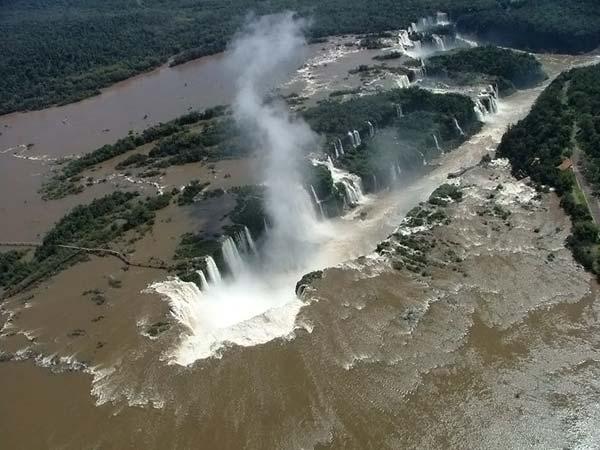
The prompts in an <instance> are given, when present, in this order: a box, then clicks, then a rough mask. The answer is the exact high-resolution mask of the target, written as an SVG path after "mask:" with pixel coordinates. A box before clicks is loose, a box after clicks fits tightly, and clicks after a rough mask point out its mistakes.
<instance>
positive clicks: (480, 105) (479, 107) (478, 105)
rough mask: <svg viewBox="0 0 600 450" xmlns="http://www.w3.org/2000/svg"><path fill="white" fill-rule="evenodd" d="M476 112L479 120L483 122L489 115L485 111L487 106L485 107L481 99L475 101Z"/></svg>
mask: <svg viewBox="0 0 600 450" xmlns="http://www.w3.org/2000/svg"><path fill="white" fill-rule="evenodd" d="M475 112H476V113H477V118H478V119H479V121H481V122H483V121H484V119H485V115H486V114H487V110H486V109H485V106H483V103H482V102H481V99H480V98H479V97H477V98H476V99H475Z"/></svg>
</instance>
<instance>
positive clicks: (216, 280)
mask: <svg viewBox="0 0 600 450" xmlns="http://www.w3.org/2000/svg"><path fill="white" fill-rule="evenodd" d="M206 272H207V273H208V279H209V280H210V283H211V284H215V285H216V284H220V283H221V281H222V277H221V272H220V271H219V268H218V267H217V263H215V260H214V259H213V258H212V256H207V257H206Z"/></svg>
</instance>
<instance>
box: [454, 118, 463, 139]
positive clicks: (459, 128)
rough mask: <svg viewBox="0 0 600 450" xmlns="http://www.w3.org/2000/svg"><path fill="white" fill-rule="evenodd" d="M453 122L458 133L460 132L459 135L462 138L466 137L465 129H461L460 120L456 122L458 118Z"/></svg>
mask: <svg viewBox="0 0 600 450" xmlns="http://www.w3.org/2000/svg"><path fill="white" fill-rule="evenodd" d="M452 121H453V122H454V127H455V128H456V131H458V133H459V134H460V135H461V136H464V135H465V132H464V131H463V129H462V128H461V126H460V124H459V123H458V120H456V117H453V118H452Z"/></svg>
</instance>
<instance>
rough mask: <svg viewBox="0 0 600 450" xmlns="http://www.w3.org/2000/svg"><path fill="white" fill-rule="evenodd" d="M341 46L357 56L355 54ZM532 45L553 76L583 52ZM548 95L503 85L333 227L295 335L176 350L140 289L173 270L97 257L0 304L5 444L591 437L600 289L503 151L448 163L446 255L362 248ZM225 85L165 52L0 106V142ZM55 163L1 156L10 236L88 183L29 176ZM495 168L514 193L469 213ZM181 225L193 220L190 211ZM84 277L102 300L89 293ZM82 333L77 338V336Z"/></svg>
mask: <svg viewBox="0 0 600 450" xmlns="http://www.w3.org/2000/svg"><path fill="white" fill-rule="evenodd" d="M340 58H341V60H342V63H343V64H344V67H346V66H348V67H351V66H352V65H354V64H355V63H356V61H362V60H364V58H366V56H365V55H356V54H348V55H346V56H341V57H340ZM346 58H350V61H348V60H347V59H346ZM352 58H354V59H352ZM368 58H369V59H370V56H368ZM542 59H543V61H544V63H545V67H546V68H547V70H548V72H549V73H550V74H551V75H556V74H557V73H559V72H560V71H562V70H565V69H566V68H568V67H569V66H571V65H572V64H577V63H580V62H585V61H588V60H589V59H587V58H572V57H562V56H544V57H542ZM331 64H332V63H328V64H327V65H326V66H325V65H323V66H316V67H315V68H314V70H313V72H312V74H311V75H310V77H311V78H310V81H307V82H306V83H307V86H308V88H310V87H311V86H314V85H315V83H317V84H318V83H319V80H320V78H319V77H322V78H323V77H327V76H330V74H331V71H332V70H334V69H333V68H332V66H331ZM344 73H345V70H344ZM344 81H346V80H344ZM186 83H188V85H187V86H186V85H185V84H186ZM298 83H301V81H298ZM298 88H302V86H301V85H299V87H298ZM541 90H542V87H539V88H536V89H532V90H528V91H522V92H519V93H517V94H515V95H513V96H511V97H510V98H507V99H504V100H503V101H502V102H501V105H500V112H499V114H498V115H497V116H496V117H494V119H493V120H492V121H491V122H489V123H487V124H486V125H485V127H484V129H483V130H482V132H481V133H480V134H479V135H477V136H475V137H473V138H472V139H471V140H469V141H468V142H467V143H465V144H464V145H463V146H462V147H461V148H459V149H457V150H456V151H454V152H452V153H450V154H447V155H444V156H442V157H441V158H440V160H439V161H437V163H439V166H438V167H436V168H434V169H433V170H432V171H430V172H429V173H428V175H427V176H426V177H424V178H422V179H419V180H416V181H415V182H414V183H411V184H410V185H408V186H404V187H403V188H402V189H401V190H392V191H389V192H385V193H382V194H381V195H380V196H378V197H373V198H371V199H369V201H368V203H367V204H365V205H363V206H362V207H360V209H359V210H357V211H356V212H355V213H354V214H351V215H350V216H348V217H345V218H343V219H339V220H337V221H335V223H333V226H334V227H335V229H336V230H337V231H338V235H339V236H342V237H340V238H337V239H334V240H332V242H331V243H330V244H328V245H327V246H325V247H324V249H323V251H322V253H321V254H320V255H319V261H318V263H319V264H320V265H321V266H322V267H326V266H329V265H334V266H336V267H334V268H332V269H329V270H327V271H326V272H325V276H324V278H323V279H322V280H319V281H316V282H315V283H314V284H313V285H312V286H311V287H310V288H309V289H308V291H307V292H306V293H305V294H304V296H303V299H304V301H305V302H306V305H305V306H304V308H303V309H302V310H301V312H300V314H299V316H298V317H297V322H298V323H301V324H302V326H301V327H300V328H299V329H298V330H296V332H295V333H294V334H293V335H291V336H289V337H288V338H285V339H277V340H273V341H271V342H268V343H266V344H264V345H259V346H254V347H247V348H244V347H232V348H230V349H228V350H227V351H226V352H225V353H224V354H223V356H222V358H211V359H206V360H201V361H197V362H196V364H194V365H191V366H189V367H185V366H179V365H176V364H175V365H173V364H171V365H169V364H167V355H168V354H169V352H170V351H171V350H172V348H173V346H174V345H175V344H176V342H177V341H178V338H179V335H180V332H181V330H180V329H179V327H177V326H174V327H173V328H172V329H170V330H169V331H168V332H166V333H164V334H163V335H161V337H160V338H159V339H150V337H149V336H147V335H145V334H144V332H143V331H144V329H145V326H146V325H147V324H148V323H152V322H155V321H157V320H161V319H164V318H166V317H168V306H167V304H166V302H164V301H163V300H162V299H160V298H159V297H158V296H156V295H153V294H141V293H140V292H141V291H142V290H143V289H144V288H145V287H146V286H148V284H149V283H151V282H152V281H156V280H159V279H161V277H164V274H161V273H159V272H157V271H152V270H146V269H130V270H127V271H124V270H122V267H121V265H120V264H119V263H118V261H114V260H111V259H109V258H95V257H92V258H91V259H90V260H89V261H87V262H85V263H82V264H78V265H77V266H74V267H72V268H70V269H68V270H65V271H64V272H62V273H60V274H59V275H58V276H56V277H55V278H54V279H52V280H49V281H47V282H44V283H42V284H41V285H39V286H37V287H35V288H34V289H33V290H32V291H31V292H27V293H25V294H23V295H20V296H18V297H17V298H13V299H10V300H9V301H7V302H5V303H3V304H2V305H1V308H2V309H1V311H0V312H2V314H1V315H0V328H1V329H2V332H1V333H0V351H2V352H3V353H1V354H0V361H3V360H8V359H10V360H9V361H5V362H0V386H3V387H2V388H0V389H1V390H0V392H1V393H2V401H1V402H0V436H1V442H2V445H0V447H2V448H4V447H5V448H10V449H21V448H22V449H29V448H52V449H55V448H68V449H79V448H102V449H105V448H107V449H108V448H115V449H122V448H148V449H151V448H156V449H159V448H181V449H188V448H203V449H204V448H206V449H240V448H249V449H250V448H251V449H264V448H281V449H287V448H290V449H296V448H321V449H325V448H331V449H334V448H335V449H338V448H340V449H341V448H344V449H381V448H394V449H396V448H432V449H433V448H464V449H473V448H498V449H500V448H540V449H541V448H566V447H568V448H594V446H595V445H596V444H597V443H598V439H599V438H600V437H599V436H598V434H597V429H598V427H597V424H598V421H599V420H600V411H599V410H598V407H597V404H598V400H599V397H600V394H599V392H600V390H599V389H598V383H597V381H596V380H597V379H598V376H599V375H600V359H599V355H598V351H597V349H598V348H599V344H600V342H598V336H600V334H598V331H600V330H599V329H598V328H599V325H600V323H599V322H598V312H599V311H598V308H599V306H598V303H597V300H596V297H597V292H598V288H597V286H596V284H595V283H593V282H592V281H591V279H590V276H589V275H588V274H586V273H585V272H584V271H583V270H582V269H581V268H580V267H578V266H577V265H576V264H575V263H574V261H573V260H572V258H571V256H570V254H569V252H568V251H567V250H566V249H565V248H564V245H563V242H564V238H565V237H566V235H567V234H568V231H569V227H570V224H569V221H568V219H567V218H566V217H565V216H564V214H563V213H562V212H561V210H560V208H559V207H558V202H557V199H556V198H555V197H554V195H553V194H548V195H545V196H544V197H543V198H541V199H540V200H535V201H532V200H531V199H530V196H529V194H528V191H527V187H526V186H525V185H524V184H523V183H517V182H516V181H515V180H514V179H512V177H511V176H510V174H509V171H508V169H507V168H506V167H503V166H501V165H499V166H497V167H496V166H494V167H490V168H476V169H473V170H471V171H469V172H468V173H466V174H465V175H464V176H463V177H462V179H461V183H463V184H464V187H465V189H466V192H467V194H466V199H465V201H464V202H462V203H461V204H459V205H452V206H450V207H449V211H450V216H451V217H452V222H451V224H450V225H448V226H442V227H439V228H438V229H435V230H431V231H430V233H431V238H432V239H437V240H440V241H444V242H448V243H449V244H448V245H452V246H454V248H456V249H458V250H459V251H460V252H462V253H461V259H462V262H461V263H460V265H459V266H456V267H455V268H456V270H453V268H452V266H448V267H445V268H439V269H436V270H435V271H434V272H433V273H432V274H431V276H430V277H422V276H420V275H415V274H412V273H408V272H407V271H401V272H397V271H394V270H392V269H391V268H390V266H389V262H388V261H386V260H385V258H380V257H374V256H373V255H372V254H371V252H372V250H373V248H374V247H375V245H376V243H377V242H380V241H381V240H383V239H385V238H386V237H387V236H388V235H389V234H390V233H391V232H392V231H393V230H394V229H395V228H396V227H397V226H398V225H399V224H400V222H401V220H402V218H403V217H404V215H405V214H406V212H407V211H408V210H409V209H410V208H412V207H413V206H414V205H415V204H417V203H418V202H419V201H421V200H424V199H426V198H427V197H428V196H429V194H430V192H431V191H432V190H433V189H435V187H436V186H437V185H439V184H440V183H441V182H443V181H444V179H445V178H446V176H447V174H448V173H449V172H454V171H456V170H458V169H460V168H463V167H466V166H470V165H472V164H475V163H477V162H478V161H479V160H480V159H481V156H482V155H484V154H486V153H488V151H489V150H493V149H494V148H495V146H496V145H497V144H498V142H499V140H500V138H501V136H502V134H503V132H504V131H505V129H506V127H507V126H508V125H509V124H510V123H514V122H515V121H517V120H518V119H520V118H522V117H524V116H525V115H526V114H527V112H528V110H529V108H530V107H531V105H532V104H533V102H534V101H535V99H536V98H537V96H538V95H539V93H540V92H541ZM188 91H191V93H189V96H188ZM230 95H231V92H230V91H229V87H228V85H227V80H226V79H225V78H224V77H223V72H222V67H221V66H220V57H213V58H208V59H203V60H201V61H198V62H195V63H191V64H189V65H185V66H182V67H180V68H176V69H167V68H162V69H159V70H157V71H154V72H152V73H150V74H146V75H142V76H140V77H136V78H135V79H133V80H129V81H127V82H124V83H120V84H119V85H117V86H115V87H113V88H110V89H108V90H107V91H106V92H104V93H103V94H102V95H101V96H100V97H96V98H93V99H89V100H86V101H83V102H79V103H77V104H75V105H68V106H65V107H60V108H51V109H50V110H46V111H39V112H32V113H26V114H14V115H10V116H4V117H0V124H8V125H9V126H10V127H9V128H3V129H2V131H3V135H2V136H0V143H1V144H2V145H0V148H7V147H11V146H14V145H18V144H23V143H24V144H27V143H34V144H35V145H34V146H33V147H32V148H31V149H30V150H27V151H26V152H27V153H26V154H30V155H38V156H39V155H49V156H50V157H56V156H61V155H66V154H70V153H79V152H81V151H89V150H91V149H92V148H95V147H97V146H99V145H101V144H103V143H107V142H112V141H114V139H115V138H118V137H121V136H122V135H124V134H126V133H127V130H129V129H131V128H133V129H138V127H145V126H147V125H146V124H148V125H149V124H151V123H152V122H153V121H159V120H168V119H170V118H173V117H175V116H177V115H179V114H182V113H184V112H185V111H186V110H187V108H188V107H189V106H193V107H194V108H198V107H200V108H201V107H206V106H211V105H213V104H220V103H225V102H227V100H228V99H229V98H230V97H229V96H230ZM180 97H184V98H180ZM145 114H148V115H149V116H148V119H147V120H144V119H143V116H144V115H145ZM65 118H66V122H64V123H63V119H65ZM106 128H109V129H110V131H107V132H103V131H102V130H103V129H106ZM29 152H30V153H29ZM46 164H47V163H45V162H43V161H31V160H25V159H19V158H16V157H14V156H11V152H7V153H5V154H3V155H0V188H2V190H1V191H0V207H1V208H2V211H0V212H1V214H2V216H3V217H4V218H6V220H3V221H2V223H1V224H0V232H1V233H2V236H3V238H5V239H6V240H9V239H15V240H21V239H22V240H27V239H31V238H32V236H35V235H36V234H38V233H43V232H44V231H45V230H47V228H48V225H49V223H51V222H52V221H53V220H56V219H57V218H58V217H60V216H61V215H62V214H63V213H64V211H65V210H66V209H67V208H68V207H69V206H70V205H72V204H75V203H77V202H80V201H85V200H86V197H85V195H89V196H91V195H97V194H98V192H94V194H92V193H90V194H84V196H83V197H82V196H80V197H74V198H70V199H65V200H64V201H59V202H51V203H42V202H41V201H39V200H38V199H37V195H36V194H35V191H36V189H37V187H39V180H40V179H41V176H42V174H43V173H44V172H45V171H46V170H47V169H48V165H46ZM499 183H502V184H503V185H505V186H506V188H505V194H503V196H500V198H498V199H497V200H496V201H499V202H504V203H502V205H503V206H504V207H506V208H510V210H511V218H510V222H511V225H510V226H507V225H506V224H505V223H504V221H501V220H498V219H497V218H485V217H482V216H479V215H477V213H476V211H475V209H476V208H477V207H478V206H479V205H480V204H481V203H482V202H483V201H485V200H483V199H485V198H487V195H488V194H489V191H490V190H492V189H494V188H495V186H497V184H499ZM361 212H364V214H363V215H362V217H361V214H360V213H361ZM190 220H192V219H190V218H189V217H180V218H175V220H170V218H167V217H162V216H160V215H159V217H158V218H157V228H156V229H155V231H154V233H153V234H152V235H149V236H146V237H144V241H143V242H142V243H141V245H138V246H137V247H136V253H134V256H137V257H142V256H143V257H150V256H152V255H154V254H157V255H158V254H161V253H166V252H168V251H172V240H173V239H174V237H175V236H178V235H180V234H181V232H182V231H183V230H185V229H186V228H188V227H189V226H192V224H191V223H190ZM193 220H197V221H198V226H201V224H202V218H201V217H197V218H193ZM535 228H539V230H538V232H535V231H534V229H535ZM550 253H552V254H553V255H554V256H553V257H552V261H550V260H549V259H548V254H550ZM365 254H370V256H369V258H366V259H364V258H362V259H358V260H355V259H354V258H356V257H358V256H360V255H365ZM437 256H438V257H439V258H442V257H443V255H437ZM347 260H352V261H351V262H347V263H343V262H344V261H347ZM111 277H115V278H117V279H119V280H121V281H122V288H115V287H113V286H111V285H110V283H109V282H108V281H109V279H110V278H111ZM94 288H97V289H100V290H102V291H103V293H104V294H105V295H106V298H107V302H106V303H104V304H102V305H96V304H94V303H93V302H91V301H89V299H88V298H86V297H85V296H82V292H83V291H85V290H86V289H94ZM100 317H102V318H101V319H100ZM77 329H83V330H85V334H83V335H79V336H75V335H73V333H72V331H73V330H77ZM8 356H10V358H9V357H8Z"/></svg>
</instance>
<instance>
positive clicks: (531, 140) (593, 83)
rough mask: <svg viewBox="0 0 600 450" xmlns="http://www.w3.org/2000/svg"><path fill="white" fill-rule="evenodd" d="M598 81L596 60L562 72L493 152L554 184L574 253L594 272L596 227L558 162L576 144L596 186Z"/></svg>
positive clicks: (519, 170)
mask: <svg viewBox="0 0 600 450" xmlns="http://www.w3.org/2000/svg"><path fill="white" fill-rule="evenodd" d="M599 84H600V66H599V65H596V66H592V67H588V68H581V69H574V70H571V71H570V72H568V73H565V74H562V75H561V76H559V77H558V78H557V79H556V80H555V81H554V82H553V83H552V84H551V85H550V86H549V87H548V88H547V89H546V90H545V91H544V92H543V93H542V95H541V96H540V98H539V99H538V101H537V102H536V104H535V105H534V107H533V108H532V110H531V112H530V114H529V115H528V116H527V117H526V118H525V119H523V120H521V121H520V122H519V123H518V124H517V125H515V126H514V127H512V128H510V129H509V131H508V132H507V133H506V134H505V135H504V137H503V138H502V142H501V144H500V146H499V147H498V155H499V156H502V157H508V158H509V159H510V161H511V163H512V166H513V171H514V173H515V175H517V176H520V177H523V176H529V177H531V179H532V180H533V181H534V182H536V183H538V184H540V185H542V184H543V185H547V186H552V187H554V188H555V189H556V192H557V193H558V194H559V195H560V196H561V206H562V207H563V208H564V209H565V211H566V212H567V213H568V214H569V215H570V216H571V219H572V221H573V233H572V235H571V236H570V237H569V239H568V244H569V247H570V248H571V250H572V251H573V255H574V256H575V258H576V259H577V260H578V261H579V262H580V263H581V264H582V265H583V266H584V267H586V268H587V269H588V270H591V271H593V272H594V273H596V274H600V260H599V259H598V244H599V242H600V241H599V239H598V233H599V231H600V230H599V228H598V227H597V226H596V224H595V223H594V221H593V220H592V217H591V215H590V212H589V210H588V207H587V204H586V200H585V197H584V195H583V193H582V192H581V191H580V189H579V187H578V185H577V183H576V181H575V177H574V175H573V173H572V172H571V171H569V170H561V168H560V165H561V163H562V162H563V161H564V160H565V159H566V158H569V157H571V156H572V154H573V151H574V150H575V151H579V150H578V147H579V149H581V151H583V156H584V163H585V170H586V173H587V174H588V176H589V178H588V179H589V181H590V182H592V183H594V184H595V187H596V189H598V188H600V177H598V176H597V174H599V173H600V158H599V156H600V154H599V153H600V150H599V146H600V134H599V131H600V126H598V125H599V123H600V89H599V87H598V86H599ZM578 130H579V131H578ZM563 169H564V168H563Z"/></svg>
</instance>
